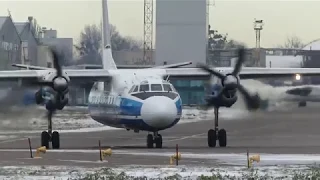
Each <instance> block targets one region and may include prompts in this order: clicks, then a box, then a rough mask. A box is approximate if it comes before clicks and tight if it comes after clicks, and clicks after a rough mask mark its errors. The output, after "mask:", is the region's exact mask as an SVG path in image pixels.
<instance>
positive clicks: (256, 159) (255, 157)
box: [249, 154, 260, 167]
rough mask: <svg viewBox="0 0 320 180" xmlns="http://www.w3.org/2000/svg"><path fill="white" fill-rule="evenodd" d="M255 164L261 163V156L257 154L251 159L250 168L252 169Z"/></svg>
mask: <svg viewBox="0 0 320 180" xmlns="http://www.w3.org/2000/svg"><path fill="white" fill-rule="evenodd" d="M253 162H257V163H258V162H260V155H259V154H256V155H253V156H251V157H250V158H249V167H252V163H253Z"/></svg>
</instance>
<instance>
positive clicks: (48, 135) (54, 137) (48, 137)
mask: <svg viewBox="0 0 320 180" xmlns="http://www.w3.org/2000/svg"><path fill="white" fill-rule="evenodd" d="M48 113H49V114H48V131H43V132H42V133H41V146H46V148H47V149H49V142H51V143H52V149H59V148H60V135H59V132H57V131H53V132H52V114H53V112H52V111H48Z"/></svg>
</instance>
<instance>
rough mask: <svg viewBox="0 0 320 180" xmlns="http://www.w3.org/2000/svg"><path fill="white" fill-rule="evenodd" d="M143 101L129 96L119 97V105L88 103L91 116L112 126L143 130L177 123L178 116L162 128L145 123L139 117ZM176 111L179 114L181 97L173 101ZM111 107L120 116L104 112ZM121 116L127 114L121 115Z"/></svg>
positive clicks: (151, 129) (156, 129)
mask: <svg viewBox="0 0 320 180" xmlns="http://www.w3.org/2000/svg"><path fill="white" fill-rule="evenodd" d="M142 104H143V102H139V101H136V100H132V99H129V98H124V97H122V98H121V101H120V106H116V107H115V106H113V107H112V106H110V105H106V104H89V110H90V114H91V117H92V118H93V119H94V120H96V121H98V122H100V123H102V124H105V125H110V126H113V127H123V126H122V125H124V126H125V127H127V128H130V129H138V130H144V131H159V130H163V129H167V128H170V127H172V126H174V125H175V124H177V123H178V121H179V120H180V118H177V119H175V120H173V122H172V124H170V125H168V126H167V127H164V128H161V129H159V128H155V127H151V126H149V125H148V124H146V123H145V122H144V121H143V119H141V117H138V116H141V107H142ZM175 104H176V107H177V110H178V113H177V115H181V113H182V102H181V99H180V98H179V99H177V101H176V102H175ZM111 107H112V108H113V109H114V110H113V112H115V109H118V113H119V115H122V117H121V118H119V117H116V116H115V114H112V113H111V114H110V113H105V111H109V109H110V108H111ZM123 116H127V118H126V117H123Z"/></svg>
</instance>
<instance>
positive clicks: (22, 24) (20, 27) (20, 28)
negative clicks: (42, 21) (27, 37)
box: [14, 22, 28, 34]
mask: <svg viewBox="0 0 320 180" xmlns="http://www.w3.org/2000/svg"><path fill="white" fill-rule="evenodd" d="M27 24H28V23H27V22H15V23H14V25H15V26H16V29H17V32H18V33H19V34H21V33H22V31H23V29H24V28H25V27H26V25H27Z"/></svg>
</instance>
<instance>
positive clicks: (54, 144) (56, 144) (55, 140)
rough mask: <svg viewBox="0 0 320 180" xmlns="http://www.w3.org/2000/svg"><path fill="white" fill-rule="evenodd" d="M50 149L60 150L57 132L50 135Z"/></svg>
mask: <svg viewBox="0 0 320 180" xmlns="http://www.w3.org/2000/svg"><path fill="white" fill-rule="evenodd" d="M51 141H52V149H59V148H60V135H59V133H58V132H57V131H54V132H53V133H52V138H51Z"/></svg>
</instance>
